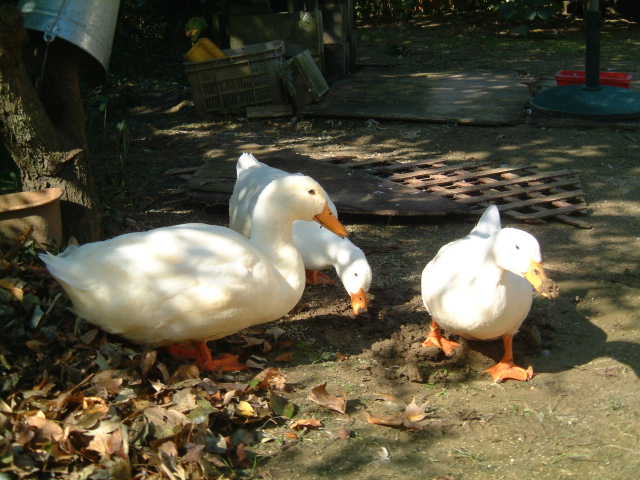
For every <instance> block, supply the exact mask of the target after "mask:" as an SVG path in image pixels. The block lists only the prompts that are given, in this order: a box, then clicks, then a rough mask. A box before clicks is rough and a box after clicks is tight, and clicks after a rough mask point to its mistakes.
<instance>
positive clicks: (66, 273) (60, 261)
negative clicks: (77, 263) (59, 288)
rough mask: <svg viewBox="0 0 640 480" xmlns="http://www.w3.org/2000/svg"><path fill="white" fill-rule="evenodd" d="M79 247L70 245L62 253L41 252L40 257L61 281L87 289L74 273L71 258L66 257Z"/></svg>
mask: <svg viewBox="0 0 640 480" xmlns="http://www.w3.org/2000/svg"><path fill="white" fill-rule="evenodd" d="M77 248H78V247H77V246H76V245H70V246H68V247H67V248H66V249H65V251H64V252H62V253H61V254H60V255H52V254H50V253H40V254H39V255H38V257H40V260H42V261H43V262H44V264H45V265H46V266H47V270H49V273H50V274H51V275H52V276H53V277H54V278H55V279H56V280H58V281H59V282H63V283H66V284H68V285H71V286H73V287H74V288H78V289H86V288H87V287H86V286H85V285H84V282H82V281H81V280H80V279H79V278H78V277H77V275H75V274H74V272H73V268H72V266H71V265H70V262H69V259H67V258H66V257H67V256H68V255H69V254H71V253H72V252H73V251H74V250H75V249H77Z"/></svg>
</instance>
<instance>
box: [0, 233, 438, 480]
mask: <svg viewBox="0 0 640 480" xmlns="http://www.w3.org/2000/svg"><path fill="white" fill-rule="evenodd" d="M36 254H37V252H36V249H35V248H34V247H33V245H31V244H29V243H27V244H26V245H25V246H23V248H21V249H20V250H19V251H18V250H14V251H12V252H9V253H5V254H4V255H2V254H0V324H1V325H2V327H3V329H2V336H1V337H0V478H2V477H3V475H4V474H5V473H9V474H11V476H12V477H16V478H28V477H34V476H38V477H42V475H43V474H44V475H45V476H46V477H47V478H64V479H65V480H67V479H68V480H85V479H95V480H98V479H115V480H119V479H129V478H146V479H153V478H169V479H171V480H174V479H193V480H198V479H205V478H230V477H234V478H237V477H242V476H251V474H252V472H253V471H254V469H255V466H256V465H257V464H258V462H259V460H260V458H258V456H257V455H255V454H254V453H252V450H251V449H252V447H253V446H254V445H257V444H259V443H263V442H265V441H271V440H273V439H274V436H273V430H274V429H273V427H274V426H277V427H283V428H281V429H279V430H278V432H279V433H278V435H280V438H279V439H280V440H281V441H282V442H283V443H286V442H292V441H293V442H295V441H298V440H300V439H301V438H302V436H303V435H304V434H305V432H308V431H310V430H314V429H318V428H322V427H323V424H322V422H321V420H318V419H316V418H314V417H313V416H309V415H306V416H305V415H304V414H302V413H301V412H300V411H299V410H300V409H299V407H298V406H297V405H296V404H294V403H293V402H292V401H290V400H289V399H288V398H287V397H290V396H291V395H290V394H291V393H292V392H294V390H295V385H291V384H289V383H288V382H287V379H286V377H285V375H284V373H283V372H282V371H281V370H279V369H277V368H266V365H267V364H268V363H273V362H281V361H285V362H286V361H291V358H292V355H293V354H292V352H291V351H290V350H289V349H290V348H291V346H292V342H289V341H287V340H282V339H281V338H280V337H281V335H282V333H283V330H282V329H280V328H278V327H272V328H269V329H267V330H257V331H253V332H250V333H246V332H245V333H244V334H243V335H237V336H235V337H234V338H231V339H227V341H226V344H228V345H227V346H228V347H229V348H230V349H236V350H240V351H241V352H243V353H244V356H245V357H246V356H247V354H246V352H247V351H252V352H254V354H253V355H251V356H250V357H249V358H248V359H247V362H246V363H247V364H248V365H249V366H251V367H252V369H253V370H252V371H253V372H254V373H249V372H238V373H234V374H228V375H224V376H222V375H215V374H207V375H203V374H202V373H201V372H200V371H199V370H198V368H197V367H196V366H195V365H184V364H176V363H175V361H174V360H173V359H172V358H171V357H169V356H168V355H166V354H165V353H164V352H163V351H159V350H144V348H142V347H140V346H135V345H130V344H128V343H127V342H125V341H123V340H122V339H119V338H117V337H114V336H111V335H108V334H106V333H104V332H102V331H101V330H99V329H97V328H95V327H93V326H92V325H90V324H88V323H86V322H84V321H82V320H81V319H78V318H77V317H76V316H75V315H74V314H73V312H72V311H71V309H70V304H69V302H68V300H67V298H66V296H65V295H64V294H63V293H62V291H61V289H60V287H59V285H58V284H57V283H56V282H55V281H54V280H53V279H52V278H51V277H50V275H49V274H48V272H47V271H46V269H45V268H44V267H43V266H42V264H41V263H40V262H39V260H38V259H37V255H36ZM266 357H268V358H266ZM256 371H259V373H258V374H257V375H256V374H255V372H256ZM307 398H308V400H309V401H311V402H313V403H315V404H317V405H319V406H321V407H323V408H326V409H328V410H330V411H332V412H333V413H337V414H340V415H346V414H348V400H347V398H346V397H345V396H344V395H334V394H332V393H330V392H329V391H328V390H327V386H326V384H322V385H318V386H316V387H314V388H312V389H311V390H310V391H309V393H308V395H307ZM425 417H426V415H425V414H424V406H418V405H415V404H411V405H409V406H408V407H407V408H406V409H405V410H404V411H403V412H402V413H401V414H400V415H399V416H398V415H396V416H393V415H392V416H373V415H371V414H369V415H368V418H367V420H368V421H369V422H370V423H374V424H377V425H386V426H391V427H401V428H408V429H421V428H423V425H424V419H425ZM350 435H351V432H350V431H346V430H345V431H341V432H339V433H338V438H343V439H348V438H349V437H350Z"/></svg>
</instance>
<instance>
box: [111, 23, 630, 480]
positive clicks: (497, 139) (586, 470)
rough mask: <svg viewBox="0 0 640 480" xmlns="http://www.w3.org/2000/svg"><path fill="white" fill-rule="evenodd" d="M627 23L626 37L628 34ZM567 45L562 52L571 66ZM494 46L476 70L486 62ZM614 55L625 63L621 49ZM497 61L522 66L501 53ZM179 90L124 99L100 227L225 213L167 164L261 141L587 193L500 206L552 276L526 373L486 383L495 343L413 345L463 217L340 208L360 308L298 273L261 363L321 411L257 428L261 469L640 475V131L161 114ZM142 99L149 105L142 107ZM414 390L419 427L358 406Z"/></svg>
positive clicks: (256, 146) (304, 474) (532, 320)
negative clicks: (501, 169)
mask: <svg viewBox="0 0 640 480" xmlns="http://www.w3.org/2000/svg"><path fill="white" fill-rule="evenodd" d="M434 28H435V27H434ZM625 28H626V27H625ZM628 28H632V27H628ZM634 28H635V27H634ZM633 31H635V32H636V33H637V28H635V30H633ZM416 32H417V34H423V33H424V32H425V30H424V29H416ZM365 33H366V34H367V35H368V36H367V35H365V44H366V41H367V39H370V38H377V37H375V30H373V29H372V30H366V31H365ZM430 34H431V35H437V33H430ZM623 34H624V35H626V36H628V35H630V33H629V31H627V30H624V31H623ZM452 38H455V35H453V37H452ZM636 38H637V37H636ZM560 40H562V38H561V39H560ZM412 45H415V43H414V44H412ZM425 45H426V44H425ZM416 48H417V47H416ZM493 53H495V52H493ZM580 54H581V52H573V53H570V54H567V55H568V56H569V57H570V58H572V59H573V61H575V62H578V63H579V61H580ZM497 56H499V55H498V54H497V53H495V55H494V56H492V58H491V62H492V63H491V65H488V67H491V66H495V65H496V62H497V61H498V60H496V57H497ZM415 58H416V57H415V56H414V57H410V58H409V59H408V60H407V61H409V60H413V61H415ZM545 58H547V57H545V55H543V54H541V55H540V58H538V59H537V60H536V59H533V58H530V57H527V58H524V57H521V59H522V65H523V68H524V69H525V70H535V71H538V72H540V71H544V72H546V73H547V74H549V75H552V74H553V72H554V69H555V66H554V65H553V64H551V65H549V64H545ZM474 59H475V61H477V58H475V57H474ZM454 60H455V61H460V62H462V60H461V59H460V58H458V57H455V56H454V57H453V59H452V58H448V59H447V61H448V62H449V63H450V62H453V61H454ZM616 61H619V62H622V63H623V64H624V62H625V61H629V62H630V61H631V60H630V59H628V58H625V57H624V54H623V53H622V52H621V53H620V55H619V56H618V57H616ZM504 62H505V64H506V65H508V66H510V67H511V68H516V66H517V65H516V64H517V62H516V61H515V60H514V59H513V58H510V57H509V58H506V57H505V61H504ZM532 65H533V66H535V68H532ZM449 66H451V65H449ZM501 66H504V65H501ZM501 70H504V69H501ZM523 88H526V87H523ZM184 98H188V91H185V90H184V89H180V88H176V89H174V90H173V93H167V92H166V91H164V92H162V94H158V95H157V96H156V97H153V95H148V96H146V97H144V98H142V99H140V100H139V103H140V108H134V109H132V110H131V113H130V116H129V118H128V121H129V125H130V128H131V133H130V137H129V138H128V139H127V152H126V160H125V161H126V163H123V164H122V165H121V167H115V168H116V170H117V168H122V169H123V171H124V172H138V173H135V174H133V175H131V174H127V175H118V174H117V172H115V173H114V175H113V176H112V177H113V178H119V179H120V180H118V181H119V182H121V184H118V185H116V184H115V182H116V180H113V179H112V180H109V179H105V180H103V181H102V182H103V184H102V188H103V189H105V191H109V189H110V188H111V189H113V190H114V191H115V190H117V189H120V190H121V191H122V192H124V193H122V194H121V195H120V196H117V197H113V198H112V200H111V201H112V207H113V208H112V209H110V210H109V211H108V213H109V220H110V222H111V223H110V224H109V233H110V234H115V233H121V232H123V231H126V230H140V229H144V228H149V227H153V226H160V225H170V224H175V223H183V222H190V221H204V222H211V223H221V224H224V223H225V222H226V221H227V218H226V213H225V212H224V210H222V211H221V210H220V209H212V208H210V207H208V206H207V205H206V204H203V203H201V202H197V201H194V200H193V199H191V198H190V197H189V195H188V193H187V192H185V191H184V190H183V185H184V184H183V183H182V182H181V180H180V179H179V178H178V177H176V176H171V175H165V174H164V172H165V171H166V170H167V169H168V168H177V167H188V166H197V165H200V164H201V163H202V162H203V161H204V160H205V159H206V158H210V157H216V156H218V155H220V154H224V155H230V156H234V157H235V156H237V155H238V154H239V153H240V152H242V151H252V152H255V153H256V154H257V155H258V158H259V153H260V151H261V149H262V148H267V147H269V148H273V146H276V145H277V146H282V147H283V148H291V149H294V150H295V151H298V152H300V153H303V154H305V155H308V156H310V157H322V158H326V157H328V156H331V155H353V156H354V157H355V158H357V159H361V160H369V159H374V158H381V157H384V158H388V159H395V160H397V161H403V160H407V159H420V158H428V157H429V156H430V155H434V154H435V153H438V154H440V155H444V158H445V159H446V160H447V161H448V162H452V163H453V162H456V161H463V160H465V159H469V158H472V157H473V158H476V159H484V158H488V159H491V160H492V161H495V162H496V164H505V165H513V164H530V165H535V166H536V167H537V168H539V169H540V171H542V172H544V171H546V170H552V169H559V168H562V169H565V168H568V169H576V170H577V171H578V172H579V176H580V179H581V182H582V187H583V190H584V192H585V197H586V200H587V202H588V203H589V206H590V215H589V217H586V219H587V220H589V221H590V222H591V224H592V225H593V228H592V229H578V228H576V227H573V226H569V225H566V224H562V223H558V222H549V223H547V224H545V225H526V224H519V223H516V222H513V221H512V220H509V219H503V223H504V224H506V225H509V226H512V227H517V228H522V229H524V230H526V231H528V232H530V233H532V234H533V235H535V236H536V237H537V238H538V240H539V241H540V244H541V247H542V252H543V257H544V261H545V264H546V266H547V269H548V273H549V275H550V276H551V277H552V278H553V279H554V280H555V281H556V282H557V283H558V285H559V287H560V291H561V294H560V297H559V298H558V299H557V300H553V301H549V300H545V299H542V298H536V299H535V301H534V307H533V309H532V312H531V314H530V316H529V319H528V320H527V321H526V324H525V327H526V328H523V331H522V332H521V334H520V335H518V336H517V337H516V340H515V355H516V360H517V361H518V362H519V363H520V364H522V365H525V366H528V365H532V366H533V368H534V371H535V373H536V375H535V377H534V378H533V379H532V380H531V381H530V382H528V383H518V382H514V381H508V382H506V383H502V384H495V383H493V382H492V381H491V379H490V377H489V376H487V375H485V374H483V370H484V369H485V368H487V367H488V366H490V365H492V363H493V362H494V361H496V360H497V359H498V358H499V356H500V355H501V351H502V350H501V345H500V343H499V342H489V343H473V342H470V343H468V344H466V345H465V353H464V354H463V355H461V356H459V357H457V358H455V359H452V360H444V359H443V358H441V357H438V356H429V355H425V356H424V357H423V358H419V357H420V355H418V356H416V355H415V351H414V350H415V346H416V345H415V344H416V343H417V342H420V341H421V340H422V339H423V336H424V333H425V332H426V326H427V325H428V322H429V317H428V315H427V313H426V312H425V309H424V307H423V305H422V301H421V298H420V274H421V271H422V269H423V268H424V265H425V264H426V263H427V262H428V261H429V260H430V259H431V258H432V257H433V256H434V254H435V253H436V252H437V250H438V249H439V248H440V246H442V245H443V244H444V243H446V242H449V241H451V240H453V239H455V238H458V237H460V236H463V235H465V234H466V233H467V232H468V231H469V230H470V229H471V228H472V226H473V224H474V222H475V219H476V218H475V217H473V216H469V217H467V218H459V217H456V218H442V219H438V220H433V219H428V218H422V219H413V220H408V219H402V218H364V219H363V218H359V217H345V218H343V220H344V223H345V224H347V225H348V229H349V231H350V232H351V234H352V240H353V241H354V243H356V244H358V245H360V246H361V247H362V248H363V250H364V251H365V252H366V253H367V256H368V260H369V262H370V264H371V266H372V268H373V274H374V278H373V283H372V287H371V294H372V296H373V301H372V305H371V308H370V312H369V313H368V314H367V315H365V316H362V317H359V318H353V317H352V316H351V315H350V313H349V312H350V309H349V303H348V297H347V295H346V294H345V292H344V291H343V289H342V287H341V286H335V287H331V286H329V287H327V286H311V287H308V288H307V289H306V291H305V294H304V297H303V299H302V302H301V304H300V305H299V307H298V309H297V310H296V311H295V313H292V314H290V315H288V316H287V317H286V318H284V319H282V320H281V321H279V322H278V326H279V327H281V328H282V329H283V330H284V332H285V333H284V338H288V339H290V340H292V341H293V357H292V359H291V361H288V362H279V363H278V362H276V363H274V364H275V365H277V366H280V367H281V368H283V370H284V371H285V372H286V375H287V378H288V380H289V382H291V383H292V384H293V385H294V389H293V391H292V392H290V393H289V394H288V397H287V398H289V399H290V400H291V401H293V402H294V403H296V404H297V405H298V406H299V408H300V411H301V412H302V413H301V416H303V417H315V418H318V419H320V420H321V421H322V422H323V424H324V427H323V428H322V429H319V430H310V431H308V432H306V433H304V434H301V435H300V438H299V439H298V440H297V441H287V440H286V439H284V437H283V435H282V433H283V432H282V430H281V427H278V426H273V427H272V428H271V427H269V426H268V425H267V426H265V427H264V428H263V434H264V435H266V437H263V441H262V442H261V441H256V442H255V444H254V445H251V449H252V450H253V451H254V452H255V453H257V454H258V455H259V456H260V457H261V458H262V461H261V462H259V464H258V466H257V467H256V470H255V472H254V474H255V476H256V477H259V478H266V479H285V478H286V479H297V478H300V479H321V478H340V479H354V480H355V479H382V478H394V479H402V478H407V479H408V478H425V479H441V480H444V479H488V478H492V479H493V478H496V479H497V478H503V479H523V478H536V479H553V480H557V479H565V478H580V479H629V478H634V477H635V476H637V473H633V472H637V471H638V468H640V456H639V455H638V453H639V452H640V434H639V433H638V432H639V431H640V429H639V426H640V414H639V413H638V410H637V399H638V398H639V394H640V383H639V382H638V375H639V374H640V329H639V328H638V315H637V313H636V312H637V311H638V308H639V307H640V295H639V294H638V287H639V286H640V275H639V274H638V273H637V271H636V270H637V265H638V261H639V260H640V254H639V253H638V251H640V249H639V247H640V175H639V173H640V172H639V170H638V166H637V158H638V155H639V154H640V128H635V127H634V126H633V125H629V126H628V128H621V127H612V126H609V125H606V124H603V125H599V126H594V127H592V128H587V127H580V128H578V127H572V126H571V125H570V124H565V125H563V124H558V123H557V122H545V121H540V122H537V123H531V122H527V121H526V118H525V116H524V113H523V122H522V123H521V124H520V125H517V126H512V127H499V128H498V127H495V128H485V127H470V126H465V127H462V126H457V125H447V124H425V123H400V122H397V123H396V122H380V123H373V122H366V121H351V120H344V119H343V120H340V119H334V120H322V119H309V118H306V119H305V118H302V119H294V120H291V119H283V120H278V121H274V120H261V121H247V120H246V119H243V118H225V119H220V118H206V119H202V118H198V117H197V116H196V114H195V111H194V110H193V108H189V107H188V108H185V109H182V110H180V111H179V112H177V113H162V112H163V111H164V110H163V109H165V108H168V107H171V106H172V105H175V104H177V103H178V102H179V101H180V100H182V99H184ZM143 104H144V105H143ZM154 104H155V106H156V107H158V108H149V106H150V105H152V106H153V105H154ZM523 107H524V106H523ZM523 111H524V109H523ZM105 155H107V154H105ZM109 155H110V154H109ZM110 168H114V167H110ZM141 172H144V173H141ZM110 182H112V183H110ZM122 182H124V184H122ZM116 187H118V188H116ZM116 207H117V208H116ZM325 382H326V383H327V389H328V390H329V391H331V392H333V393H340V394H342V395H344V396H345V397H346V398H347V400H348V403H347V412H346V414H345V415H341V414H339V413H335V412H331V411H329V410H326V409H322V408H320V407H318V406H317V405H316V404H314V403H313V402H311V401H310V400H309V399H308V398H307V395H308V393H309V389H310V388H312V387H313V386H315V385H318V384H321V383H325ZM412 399H415V401H416V403H418V404H419V405H421V404H425V405H426V411H427V413H428V417H427V418H428V419H427V421H426V423H425V428H424V429H420V430H410V429H406V428H403V427H388V426H381V425H375V424H371V423H368V421H367V413H369V414H371V415H374V416H376V415H383V414H389V413H390V412H391V413H393V412H397V411H400V410H402V409H403V406H404V405H405V404H408V403H409V402H411V401H412ZM345 432H346V433H345ZM268 440H271V441H268Z"/></svg>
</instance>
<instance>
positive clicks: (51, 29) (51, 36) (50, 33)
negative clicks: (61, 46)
mask: <svg viewBox="0 0 640 480" xmlns="http://www.w3.org/2000/svg"><path fill="white" fill-rule="evenodd" d="M67 1H68V0H62V3H61V4H60V8H59V9H58V13H57V14H56V17H55V18H54V19H53V21H52V22H51V23H50V24H49V26H48V28H47V31H46V32H44V33H43V34H42V38H43V39H44V43H45V47H44V57H43V58H42V65H41V67H40V78H39V79H38V80H37V82H36V88H37V89H38V90H39V89H40V87H41V86H42V82H44V70H45V68H46V66H47V57H48V56H49V45H51V42H53V41H54V40H55V39H56V37H57V35H56V33H57V32H58V30H59V29H58V23H59V22H60V18H61V17H62V12H63V11H64V9H65V7H66V6H67Z"/></svg>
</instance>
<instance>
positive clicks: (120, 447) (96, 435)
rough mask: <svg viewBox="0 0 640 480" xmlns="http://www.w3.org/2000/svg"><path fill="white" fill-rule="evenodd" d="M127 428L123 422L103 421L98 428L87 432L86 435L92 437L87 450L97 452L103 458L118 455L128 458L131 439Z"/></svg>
mask: <svg viewBox="0 0 640 480" xmlns="http://www.w3.org/2000/svg"><path fill="white" fill-rule="evenodd" d="M126 428H127V427H126V426H125V425H123V424H122V423H121V422H117V421H113V420H103V421H102V422H100V425H99V426H98V428H96V429H94V430H89V431H88V432H85V435H87V436H89V437H92V438H91V441H90V442H89V445H87V450H92V451H94V452H97V453H99V454H100V456H101V457H106V458H109V457H111V456H112V455H118V456H120V457H122V458H127V457H128V456H129V438H128V435H127V430H126Z"/></svg>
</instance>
